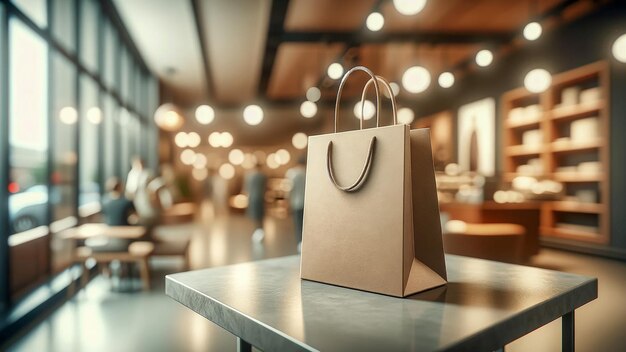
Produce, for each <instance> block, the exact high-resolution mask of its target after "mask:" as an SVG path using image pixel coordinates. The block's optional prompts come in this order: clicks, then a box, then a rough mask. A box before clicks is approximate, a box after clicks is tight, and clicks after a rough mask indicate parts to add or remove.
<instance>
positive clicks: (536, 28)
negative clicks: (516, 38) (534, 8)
mask: <svg viewBox="0 0 626 352" xmlns="http://www.w3.org/2000/svg"><path fill="white" fill-rule="evenodd" d="M542 32H543V29H542V28H541V25H540V24H539V23H538V22H530V23H529V24H527V25H526V26H524V32H523V33H524V38H526V39H527V40H530V41H533V40H537V39H539V37H541V33H542Z"/></svg>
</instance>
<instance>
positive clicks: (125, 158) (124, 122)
mask: <svg viewBox="0 0 626 352" xmlns="http://www.w3.org/2000/svg"><path fill="white" fill-rule="evenodd" d="M117 117H118V119H117V126H116V128H117V129H118V130H119V131H120V132H121V134H120V158H119V164H118V165H119V169H118V170H121V175H122V176H123V177H122V179H123V180H125V179H126V175H128V172H129V171H130V160H131V159H130V153H131V152H132V151H131V143H130V140H131V138H133V137H134V136H133V131H132V129H133V126H132V125H133V121H132V117H131V116H130V113H129V112H128V110H126V109H124V108H122V109H120V113H119V114H118V116H117Z"/></svg>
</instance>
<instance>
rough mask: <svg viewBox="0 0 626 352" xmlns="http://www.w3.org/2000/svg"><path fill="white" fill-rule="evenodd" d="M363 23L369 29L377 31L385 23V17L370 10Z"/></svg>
mask: <svg viewBox="0 0 626 352" xmlns="http://www.w3.org/2000/svg"><path fill="white" fill-rule="evenodd" d="M365 25H366V26H367V29H369V30H370V31H372V32H378V31H379V30H381V29H383V26H384V25H385V18H384V17H383V15H381V14H380V12H372V13H370V14H369V16H367V19H366V20H365Z"/></svg>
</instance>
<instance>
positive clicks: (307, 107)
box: [300, 100, 317, 119]
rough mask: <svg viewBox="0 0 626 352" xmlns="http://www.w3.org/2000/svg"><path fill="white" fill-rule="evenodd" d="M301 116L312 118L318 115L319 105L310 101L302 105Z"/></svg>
mask: <svg viewBox="0 0 626 352" xmlns="http://www.w3.org/2000/svg"><path fill="white" fill-rule="evenodd" d="M300 114H301V115H302V116H304V117H306V118H307V119H308V118H311V117H313V116H315V114H317V105H315V103H313V102H310V101H308V100H307V101H305V102H303V103H302V104H301V105H300Z"/></svg>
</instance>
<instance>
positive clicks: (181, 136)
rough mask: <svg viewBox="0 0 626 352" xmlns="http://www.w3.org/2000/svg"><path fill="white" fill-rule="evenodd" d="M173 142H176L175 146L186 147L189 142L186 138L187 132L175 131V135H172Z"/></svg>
mask: <svg viewBox="0 0 626 352" xmlns="http://www.w3.org/2000/svg"><path fill="white" fill-rule="evenodd" d="M174 144H176V146H177V147H178V148H185V147H187V145H188V144H189V142H188V138H187V133H185V132H178V133H176V136H174Z"/></svg>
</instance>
